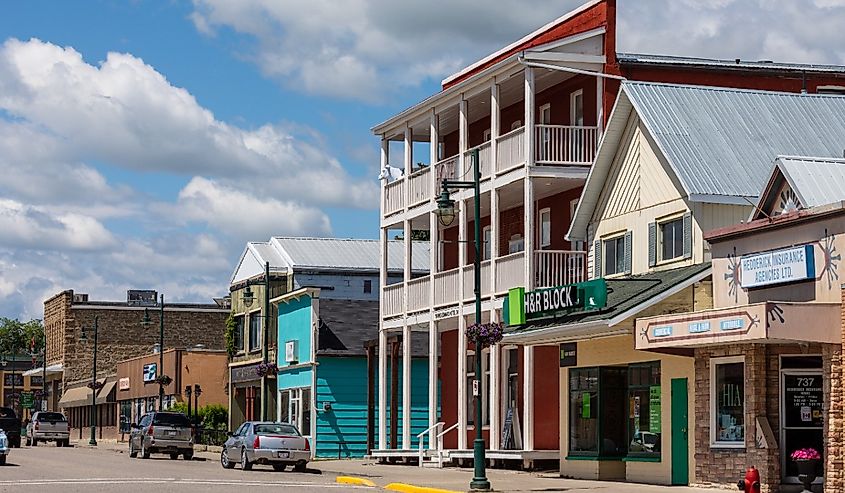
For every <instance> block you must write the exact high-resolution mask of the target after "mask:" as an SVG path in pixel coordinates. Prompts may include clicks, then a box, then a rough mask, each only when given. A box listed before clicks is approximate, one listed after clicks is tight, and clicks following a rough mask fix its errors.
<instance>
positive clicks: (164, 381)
mask: <svg viewBox="0 0 845 493" xmlns="http://www.w3.org/2000/svg"><path fill="white" fill-rule="evenodd" d="M171 382H173V379H172V378H170V376H168V375H161V376H160V377H157V378H156V379H155V383H157V384H159V385H161V386H162V387H167V386H168V385H170V383H171Z"/></svg>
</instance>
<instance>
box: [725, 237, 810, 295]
mask: <svg viewBox="0 0 845 493" xmlns="http://www.w3.org/2000/svg"><path fill="white" fill-rule="evenodd" d="M740 266H741V269H742V274H741V279H742V282H741V284H742V287H743V288H756V287H759V286H768V285H771V284H781V283H787V282H795V281H803V280H806V279H813V278H815V277H816V272H815V271H816V269H815V263H814V262H813V246H812V245H802V246H798V247H792V248H784V249H781V250H773V251H771V252H764V253H755V254H751V255H743V256H742V258H741V259H740Z"/></svg>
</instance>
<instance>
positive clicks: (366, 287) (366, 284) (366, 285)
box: [364, 279, 373, 294]
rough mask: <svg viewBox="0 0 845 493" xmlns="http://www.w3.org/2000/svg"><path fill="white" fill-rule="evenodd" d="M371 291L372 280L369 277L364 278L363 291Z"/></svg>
mask: <svg viewBox="0 0 845 493" xmlns="http://www.w3.org/2000/svg"><path fill="white" fill-rule="evenodd" d="M372 292H373V281H372V280H371V279H365V280H364V293H367V294H369V293H372Z"/></svg>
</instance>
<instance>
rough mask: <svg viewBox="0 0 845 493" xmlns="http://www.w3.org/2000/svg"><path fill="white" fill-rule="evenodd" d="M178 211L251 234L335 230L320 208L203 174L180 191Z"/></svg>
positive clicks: (224, 229)
mask: <svg viewBox="0 0 845 493" xmlns="http://www.w3.org/2000/svg"><path fill="white" fill-rule="evenodd" d="M174 214H175V216H176V217H179V218H182V219H184V220H186V221H201V222H203V223H205V224H209V225H211V226H212V227H215V228H216V229H218V230H219V231H221V232H226V233H235V234H237V235H238V236H240V237H248V238H259V239H261V238H266V237H269V236H271V235H272V234H274V233H275V234H278V233H277V232H278V231H286V232H287V234H293V235H307V234H317V235H326V234H330V233H331V224H330V222H329V218H328V216H327V215H326V214H325V213H323V212H322V211H320V210H319V209H315V208H310V207H304V206H302V205H299V204H296V203H293V202H284V201H280V200H276V199H273V198H263V197H259V196H255V195H251V194H248V193H245V192H242V191H239V190H235V189H233V188H230V187H227V186H224V185H221V184H219V183H217V182H215V181H212V180H209V179H206V178H201V177H197V178H194V179H192V180H191V182H190V183H188V185H187V186H185V188H183V189H182V191H181V192H179V200H178V202H177V203H176V206H175V209H174Z"/></svg>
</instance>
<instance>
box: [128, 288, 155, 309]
mask: <svg viewBox="0 0 845 493" xmlns="http://www.w3.org/2000/svg"><path fill="white" fill-rule="evenodd" d="M157 299H158V293H156V292H155V291H154V290H152V289H130V290H128V291H126V303H127V304H128V305H132V306H155V305H156V300H157Z"/></svg>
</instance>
